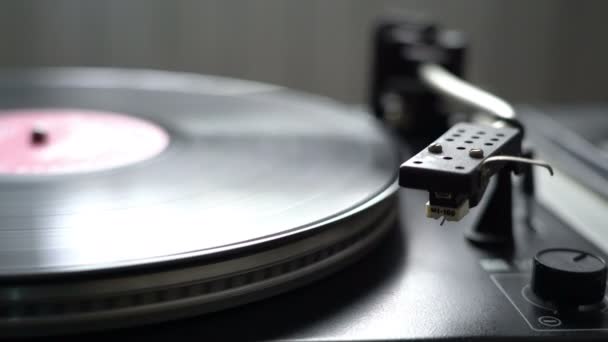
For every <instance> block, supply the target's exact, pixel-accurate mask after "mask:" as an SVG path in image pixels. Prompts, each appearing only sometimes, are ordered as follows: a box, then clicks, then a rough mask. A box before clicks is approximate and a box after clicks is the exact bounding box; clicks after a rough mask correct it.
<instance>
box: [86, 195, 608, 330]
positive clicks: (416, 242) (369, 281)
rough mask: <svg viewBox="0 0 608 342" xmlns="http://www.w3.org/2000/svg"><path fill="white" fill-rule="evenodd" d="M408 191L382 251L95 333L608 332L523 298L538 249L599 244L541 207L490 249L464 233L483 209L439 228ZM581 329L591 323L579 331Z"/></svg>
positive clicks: (593, 321) (602, 321) (602, 324)
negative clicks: (270, 293)
mask: <svg viewBox="0 0 608 342" xmlns="http://www.w3.org/2000/svg"><path fill="white" fill-rule="evenodd" d="M400 195H401V196H400V197H401V204H400V206H401V207H400V209H401V210H400V215H401V222H400V224H398V225H396V226H395V227H394V229H393V230H392V231H391V232H390V233H389V234H388V236H386V238H385V239H384V241H383V242H381V243H380V244H379V245H378V247H377V248H376V249H375V251H374V252H372V253H371V254H370V255H368V256H366V257H364V258H363V259H362V260H361V261H360V262H358V263H356V264H354V265H352V266H350V267H348V268H347V269H345V270H343V271H341V272H339V273H337V274H334V275H332V276H330V277H329V278H326V279H324V280H321V281H318V282H316V283H315V284H312V285H309V286H306V287H304V288H301V289H298V290H296V291H293V292H290V293H287V294H283V295H280V296H277V297H274V298H271V299H268V300H264V301H260V302H257V303H254V304H249V305H246V306H243V307H239V308H234V309H230V310H227V311H224V312H220V313H215V314H209V315H203V316H200V317H195V318H192V319H187V320H180V321H176V322H169V323H164V324H158V325H153V326H146V327H141V328H136V329H126V330H119V331H114V332H108V333H102V334H97V335H95V336H96V337H99V336H100V337H107V338H113V337H115V336H130V337H136V336H137V337H144V336H145V337H146V338H147V339H151V340H166V339H168V338H175V337H177V336H179V338H180V339H183V340H201V339H222V340H223V339H247V340H313V341H317V340H373V341H378V340H408V341H409V340H412V341H416V340H463V339H467V338H471V339H473V340H489V341H495V340H508V341H510V340H522V341H523V340H553V339H562V340H572V339H576V340H583V339H585V340H606V339H607V338H608V330H595V329H604V328H606V329H608V324H606V323H607V322H606V321H607V320H606V315H604V314H599V316H594V317H595V318H594V317H591V318H590V319H586V318H583V319H582V321H581V319H580V318H579V319H578V321H577V320H576V319H570V318H563V317H561V325H560V326H559V327H548V326H544V325H543V324H541V323H539V321H538V319H539V318H540V317H543V316H546V315H549V316H548V317H549V318H541V320H543V322H545V323H547V324H548V323H550V322H551V319H552V318H551V317H552V316H550V312H549V313H547V312H544V311H543V310H540V309H535V307H534V306H532V305H530V304H529V303H528V302H526V301H525V299H523V297H521V291H522V290H523V289H524V287H525V286H526V285H527V284H528V280H529V265H530V260H531V258H532V257H533V255H534V254H535V253H536V252H537V251H538V250H540V249H543V248H550V247H569V248H580V249H583V250H586V251H589V252H598V251H597V249H596V248H595V247H594V246H593V245H591V244H589V243H588V242H586V241H584V240H583V239H582V238H580V237H579V236H578V235H576V234H574V233H573V232H572V231H571V230H569V229H568V228H566V227H565V226H564V225H563V224H562V223H561V222H560V221H559V220H557V219H556V218H555V217H554V216H553V215H551V214H550V213H548V212H547V211H545V210H543V209H542V208H541V207H538V208H537V209H538V210H537V214H536V217H535V222H536V224H535V230H530V229H529V228H527V227H525V226H523V225H522V224H521V222H522V218H521V217H519V216H518V217H517V219H516V220H515V221H516V222H517V223H518V226H517V227H516V244H515V249H514V250H513V251H512V252H509V251H503V252H500V251H497V252H493V253H490V252H486V251H483V250H480V249H477V248H475V247H473V246H472V245H471V244H470V243H469V242H467V241H466V240H465V239H464V237H463V231H464V228H465V227H466V226H468V225H469V224H471V222H472V221H474V219H475V216H476V215H477V213H478V209H475V210H473V211H472V212H471V214H469V216H468V217H466V218H465V219H464V221H462V222H460V223H447V224H446V225H444V226H439V223H438V221H435V220H430V219H427V218H425V217H424V211H423V206H424V202H425V201H426V198H427V194H426V193H424V192H422V191H417V190H402V191H401V194H400ZM482 205H483V203H482ZM599 255H602V254H599ZM498 284H500V285H501V287H505V288H506V290H505V289H503V290H501V288H500V287H499V286H498ZM503 291H507V292H508V293H509V295H510V296H511V297H512V300H513V302H514V303H517V304H518V305H519V306H520V310H522V313H520V312H518V310H517V309H516V308H515V306H514V305H513V304H512V303H511V301H510V300H509V299H508V298H507V296H505V294H504V293H503ZM524 315H525V316H526V318H524ZM598 317H599V318H598ZM587 318H588V317H587ZM527 320H528V321H527ZM534 320H536V321H534ZM566 328H567V329H566ZM581 328H584V329H591V330H582V331H581V330H576V329H581ZM573 329H574V330H573ZM78 338H79V339H81V338H82V336H79V337H78Z"/></svg>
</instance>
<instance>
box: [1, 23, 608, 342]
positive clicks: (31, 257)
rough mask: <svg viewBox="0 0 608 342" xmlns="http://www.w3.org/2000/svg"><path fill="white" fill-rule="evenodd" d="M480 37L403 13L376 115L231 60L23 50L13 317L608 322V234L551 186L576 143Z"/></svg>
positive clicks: (218, 328) (125, 332)
mask: <svg viewBox="0 0 608 342" xmlns="http://www.w3.org/2000/svg"><path fill="white" fill-rule="evenodd" d="M465 52H466V41H465V40H464V39H463V37H462V36H460V35H458V34H456V33H454V32H451V31H447V30H443V29H440V28H438V27H437V26H435V25H432V24H430V23H428V22H425V21H419V20H410V19H407V20H406V19H391V20H388V21H384V22H382V23H381V24H380V25H379V26H378V27H377V30H376V32H375V36H374V65H373V73H372V74H373V79H372V86H371V94H370V95H371V107H372V111H373V112H374V114H375V116H376V117H374V116H373V115H370V114H369V113H368V112H367V111H366V110H361V109H360V108H352V107H349V106H346V105H343V104H339V103H336V102H333V101H331V100H328V99H325V98H321V97H317V96H312V95H306V94H302V93H299V92H296V91H292V90H289V89H285V88H282V87H278V86H273V85H267V84H260V83H255V82H250V81H241V80H234V79H227V78H220V77H212V76H202V75H193V74H185V73H170V72H161V71H149V70H147V71H144V70H126V69H124V70H121V69H94V68H64V69H61V68H58V69H37V70H11V71H4V72H2V73H1V74H0V217H1V220H0V255H1V258H0V336H2V337H34V336H49V335H51V336H61V337H62V338H63V339H70V338H78V339H82V338H83V337H85V338H87V337H106V338H115V337H129V336H131V337H140V338H141V337H145V338H147V339H152V340H156V339H158V340H161V339H162V340H166V339H168V338H175V336H179V337H180V338H183V339H193V340H194V339H196V340H201V339H214V340H220V339H221V340H227V339H242V340H311V341H316V340H326V341H327V340H463V339H477V340H498V339H508V340H518V339H520V340H535V339H538V340H551V339H553V338H560V337H564V336H565V337H566V338H567V339H577V340H585V339H589V340H593V339H605V338H606V337H607V336H608V335H607V334H608V332H606V331H607V330H608V302H607V301H606V298H605V288H606V265H605V262H604V258H605V254H604V253H603V251H602V250H601V249H600V248H598V247H597V246H596V244H598V245H599V244H600V243H598V242H597V240H591V241H590V240H588V239H589V237H590V236H591V235H589V233H588V231H589V227H588V226H587V230H585V229H582V230H581V229H580V227H578V226H577V224H576V222H574V221H576V220H572V219H571V217H570V218H569V217H564V215H561V210H556V209H555V208H556V207H554V206H551V205H550V204H549V203H548V202H547V198H551V197H563V196H568V195H567V194H563V193H561V194H553V195H547V190H546V187H545V188H543V189H544V190H543V191H541V192H540V193H542V194H543V195H542V196H538V194H539V191H538V190H537V187H538V185H539V184H540V185H546V184H551V182H555V183H554V184H557V185H556V187H559V185H560V184H562V183H560V182H563V181H562V180H561V178H560V177H559V176H560V175H561V172H562V171H561V169H560V167H561V165H562V164H561V163H560V162H559V161H558V160H556V159H555V158H552V157H551V156H552V154H551V153H547V155H548V156H549V157H550V158H548V159H547V160H548V162H547V161H543V160H541V159H537V157H542V158H544V156H545V152H546V151H550V148H546V147H545V145H544V144H543V142H542V141H541V140H539V138H538V137H539V136H541V134H540V133H539V132H538V125H535V124H534V122H533V120H538V119H536V118H534V117H533V116H531V115H529V116H525V117H524V116H523V115H522V114H521V113H523V112H526V111H527V112H530V109H525V110H524V109H522V110H515V109H513V108H512V107H511V106H510V105H509V104H508V103H507V102H505V101H503V100H502V99H500V98H498V97H496V96H494V95H492V94H489V93H487V92H485V91H483V90H481V89H479V88H477V87H475V86H473V85H471V84H469V83H467V82H466V81H464V80H463V79H462V77H463V74H464V72H463V64H464V57H465ZM446 98H451V99H452V100H456V101H458V102H461V103H464V104H465V105H468V106H469V107H470V108H472V109H473V111H471V113H470V114H467V115H464V116H462V115H461V116H458V115H455V114H452V111H451V110H450V109H449V105H448V103H447V102H446V101H445V99H446ZM455 121H460V122H455ZM541 126H542V125H541ZM528 145H530V146H532V148H529V147H528ZM542 168H545V169H546V170H542ZM554 168H556V170H555V173H556V177H550V175H552V174H553V173H554ZM513 175H517V176H519V177H515V178H513V177H512V176H513ZM400 186H401V190H399V191H398V189H399V187H400ZM539 198H540V199H541V200H539ZM425 203H426V205H425ZM566 216H567V215H566ZM583 216H584V215H583ZM433 219H439V220H433ZM598 229H599V228H598ZM585 231H587V233H585ZM583 236H584V237H583ZM600 247H605V246H604V245H601V246H600Z"/></svg>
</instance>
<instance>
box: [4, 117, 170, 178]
mask: <svg viewBox="0 0 608 342" xmlns="http://www.w3.org/2000/svg"><path fill="white" fill-rule="evenodd" d="M168 144H169V135H168V134H167V132H166V131H165V130H164V129H162V128H161V127H160V126H158V125H156V124H154V123H151V122H148V121H145V120H142V119H140V118H136V117H132V116H128V115H124V114H117V113H111V112H100V111H91V110H82V109H19V110H6V111H0V173H4V174H61V173H74V172H88V171H97V170H103V169H109V168H114V167H118V166H124V165H129V164H133V163H136V162H139V161H142V160H145V159H148V158H151V157H154V156H156V155H158V154H159V153H161V152H162V151H163V150H164V149H165V148H166V147H167V145H168Z"/></svg>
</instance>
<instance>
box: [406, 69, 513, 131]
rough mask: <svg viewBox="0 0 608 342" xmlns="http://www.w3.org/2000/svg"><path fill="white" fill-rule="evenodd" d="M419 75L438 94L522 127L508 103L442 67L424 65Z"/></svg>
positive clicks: (419, 70)
mask: <svg viewBox="0 0 608 342" xmlns="http://www.w3.org/2000/svg"><path fill="white" fill-rule="evenodd" d="M418 73H419V76H420V79H421V80H422V81H423V82H424V84H425V85H426V86H428V87H429V88H431V89H433V90H434V91H436V92H437V93H439V94H441V95H443V96H446V97H448V98H451V99H453V100H456V101H458V102H461V103H463V104H465V105H468V106H471V107H473V108H475V109H478V110H481V111H482V112H483V113H486V114H489V115H491V116H492V117H494V118H496V119H499V120H502V121H506V122H507V123H510V124H513V125H515V126H518V127H521V124H520V123H519V121H517V118H516V115H515V110H514V109H513V107H512V106H511V105H510V104H509V103H508V102H507V101H505V100H503V99H501V98H499V97H498V96H495V95H492V94H490V93H489V92H487V91H485V90H483V89H480V88H478V87H476V86H474V85H472V84H470V83H468V82H466V81H464V80H463V79H461V78H459V77H456V76H454V75H453V74H452V73H450V72H449V71H448V70H446V69H445V68H443V67H442V66H440V65H438V64H433V63H426V64H422V65H421V66H420V68H419V69H418Z"/></svg>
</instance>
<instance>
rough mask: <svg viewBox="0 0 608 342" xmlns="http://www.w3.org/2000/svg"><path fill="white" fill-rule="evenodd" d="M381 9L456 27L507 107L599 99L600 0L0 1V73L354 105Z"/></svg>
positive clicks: (606, 69)
mask: <svg viewBox="0 0 608 342" xmlns="http://www.w3.org/2000/svg"><path fill="white" fill-rule="evenodd" d="M391 8H397V9H411V10H416V11H420V12H424V13H428V14H430V15H432V16H434V17H435V18H437V20H438V21H439V22H441V23H442V24H444V25H445V26H447V27H451V28H459V29H462V30H463V31H465V32H466V33H467V34H468V35H469V37H470V40H471V43H472V50H471V55H470V58H469V78H470V79H472V80H474V81H475V82H478V83H479V84H481V85H483V86H484V87H486V88H488V89H490V90H493V91H496V92H498V93H500V94H502V95H503V96H505V97H507V98H509V99H511V100H514V101H529V102H549V101H550V102H556V101H559V102H570V101H589V100H591V101H596V100H607V99H608V92H606V91H605V87H606V86H605V85H606V84H608V82H607V81H608V66H607V63H606V61H607V60H608V38H607V37H606V33H607V28H608V20H606V15H607V14H608V11H607V10H608V1H601V0H598V1H591V0H586V1H580V0H579V1H570V0H552V1H550V0H534V1H532V0H530V1H524V0H502V1H501V0H452V1H448V0H445V1H440V0H425V1H422V0H421V1H415V0H403V1H389V0H386V1H373V0H368V1H365V0H352V1H347V0H335V1H331V0H312V1H311V0H308V1H307V0H290V1H279V0H269V1H261V0H260V1H244V0H243V1H232V0H215V1H170V0H166V1H160V0H158V1H156V0H139V1H134V0H132V1H129V0H111V1H92V0H91V1H67V0H56V1H33V0H14V1H11V0H6V1H2V0H0V67H14V66H36V65H95V66H125V67H142V68H159V69H170V70H185V71H194V72H200V73H209V74H217V75H227V76H234V77H239V78H246V79H254V80H260V81H266V82H272V83H278V84H282V85H287V86H290V87H294V88H298V89H303V90H307V91H311V92H315V93H321V94H325V95H329V96H332V97H335V98H338V99H340V100H343V101H347V102H362V101H364V99H365V89H366V86H365V84H366V79H367V72H368V59H369V56H368V53H369V49H368V47H369V33H370V30H371V27H372V24H373V21H374V18H376V17H377V16H378V15H379V14H380V13H382V12H383V11H385V10H387V9H391Z"/></svg>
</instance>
